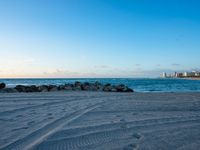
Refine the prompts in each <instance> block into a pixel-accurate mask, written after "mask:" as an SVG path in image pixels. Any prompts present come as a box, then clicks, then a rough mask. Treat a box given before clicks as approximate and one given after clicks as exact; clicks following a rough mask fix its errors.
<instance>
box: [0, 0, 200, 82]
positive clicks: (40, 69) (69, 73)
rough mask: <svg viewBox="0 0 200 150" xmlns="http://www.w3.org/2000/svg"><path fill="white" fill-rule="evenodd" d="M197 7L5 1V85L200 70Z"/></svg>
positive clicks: (1, 49) (0, 70)
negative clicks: (45, 79) (32, 79)
mask: <svg viewBox="0 0 200 150" xmlns="http://www.w3.org/2000/svg"><path fill="white" fill-rule="evenodd" d="M199 6H200V1H198V0H190V1H189V0H151V1H150V0H32V1H31V0H18V1H16V0H1V1H0V56H1V58H0V66H1V67H0V77H2V78H6V77H156V76H159V75H160V73H162V72H163V71H166V72H172V71H190V70H193V69H199V68H200V61H199V56H200V42H199V41H200V9H199Z"/></svg>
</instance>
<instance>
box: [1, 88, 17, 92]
mask: <svg viewBox="0 0 200 150" xmlns="http://www.w3.org/2000/svg"><path fill="white" fill-rule="evenodd" d="M16 92H18V91H17V90H16V89H14V88H4V89H0V93H16Z"/></svg>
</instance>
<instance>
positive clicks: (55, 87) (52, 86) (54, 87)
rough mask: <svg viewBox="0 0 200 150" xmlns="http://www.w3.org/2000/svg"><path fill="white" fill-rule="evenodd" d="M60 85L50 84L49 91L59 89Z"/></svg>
mask: <svg viewBox="0 0 200 150" xmlns="http://www.w3.org/2000/svg"><path fill="white" fill-rule="evenodd" d="M58 90H59V89H58V87H57V86H56V85H49V86H48V91H50V92H53V91H58Z"/></svg>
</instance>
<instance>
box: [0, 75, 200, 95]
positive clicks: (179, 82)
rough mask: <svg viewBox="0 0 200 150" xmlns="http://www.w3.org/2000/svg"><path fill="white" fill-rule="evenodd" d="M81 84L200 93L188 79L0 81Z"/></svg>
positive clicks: (9, 84) (195, 82) (199, 82)
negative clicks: (103, 84) (116, 85)
mask: <svg viewBox="0 0 200 150" xmlns="http://www.w3.org/2000/svg"><path fill="white" fill-rule="evenodd" d="M75 81H80V82H95V81H99V82H100V83H111V84H125V85H127V86H129V87H130V88H132V89H134V90H135V91H136V92H197V91H199V92H200V80H187V79H161V78H155V79H149V78H65V79H63V78H62V79H60V78H54V79H0V82H4V83H6V85H7V87H14V86H15V85H19V84H21V85H43V84H46V85H48V84H56V85H60V84H65V83H73V82H75Z"/></svg>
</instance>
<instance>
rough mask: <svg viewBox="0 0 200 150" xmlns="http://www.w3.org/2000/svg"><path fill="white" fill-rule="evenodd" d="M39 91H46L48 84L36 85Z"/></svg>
mask: <svg viewBox="0 0 200 150" xmlns="http://www.w3.org/2000/svg"><path fill="white" fill-rule="evenodd" d="M38 91H39V92H48V86H47V85H40V86H38Z"/></svg>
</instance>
